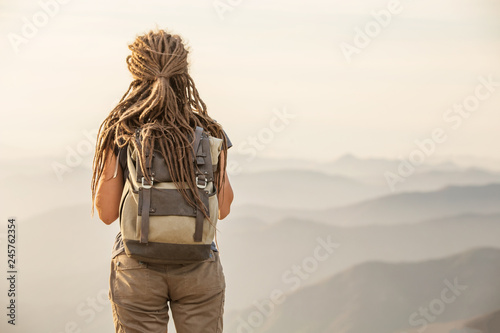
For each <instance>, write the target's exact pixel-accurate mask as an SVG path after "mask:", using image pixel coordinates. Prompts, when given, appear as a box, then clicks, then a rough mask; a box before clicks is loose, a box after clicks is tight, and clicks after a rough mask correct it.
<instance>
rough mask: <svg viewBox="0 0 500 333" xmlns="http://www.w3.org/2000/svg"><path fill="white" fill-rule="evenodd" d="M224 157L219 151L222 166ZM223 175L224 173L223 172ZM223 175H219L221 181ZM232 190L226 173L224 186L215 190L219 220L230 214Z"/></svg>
mask: <svg viewBox="0 0 500 333" xmlns="http://www.w3.org/2000/svg"><path fill="white" fill-rule="evenodd" d="M225 159H226V156H225V154H224V151H221V158H220V163H221V165H223V164H224V160H225ZM224 173H226V171H225V170H224ZM222 176H223V173H221V174H220V178H221V180H222ZM233 197H234V194H233V188H232V187H231V183H230V182H229V177H228V175H227V173H226V181H225V184H224V186H223V187H222V188H221V189H217V199H218V200H219V220H222V219H224V218H225V217H226V216H227V215H228V214H229V212H230V207H231V202H233Z"/></svg>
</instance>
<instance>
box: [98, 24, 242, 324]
mask: <svg viewBox="0 0 500 333" xmlns="http://www.w3.org/2000/svg"><path fill="white" fill-rule="evenodd" d="M129 49H130V50H131V51H132V53H131V55H128V56H127V58H126V62H127V66H128V69H129V71H130V72H131V73H132V76H133V79H134V80H133V81H132V82H131V84H130V86H129V89H128V90H127V92H126V93H125V94H124V95H123V97H122V98H121V100H120V102H119V103H118V104H117V106H116V107H115V108H114V109H113V110H112V111H111V112H110V114H109V115H108V117H107V118H106V119H105V120H104V121H103V123H102V124H101V126H100V127H99V132H98V135H97V136H98V139H97V142H96V152H95V156H94V161H93V175H92V184H91V189H92V216H93V214H94V205H95V207H96V209H97V211H98V213H99V218H100V219H101V220H102V221H103V222H104V223H105V224H108V225H109V224H111V223H113V222H114V221H115V220H117V219H118V218H119V205H120V199H121V195H122V190H123V187H124V182H125V180H126V176H127V175H126V172H124V169H123V168H122V164H121V163H119V162H120V158H119V155H118V153H119V152H120V149H122V148H124V147H126V145H128V144H135V142H134V132H135V130H136V129H137V128H140V131H141V137H142V140H143V141H142V142H141V146H142V147H145V148H148V147H149V148H151V147H153V148H154V149H155V150H156V149H158V150H159V151H161V153H162V155H163V157H164V159H165V161H166V162H167V165H168V166H169V170H170V172H171V175H172V178H173V179H174V182H178V181H179V180H184V181H185V182H186V183H187V184H188V186H189V188H190V189H191V190H192V193H195V194H196V193H198V192H197V191H196V184H195V182H194V176H193V177H189V176H188V175H190V174H191V172H193V165H192V164H191V163H190V162H189V161H190V156H191V155H190V154H192V152H191V151H190V149H192V148H191V146H190V144H191V141H192V140H191V138H193V133H194V129H195V128H196V126H201V127H202V128H203V129H204V130H205V131H207V132H208V133H209V135H212V136H214V137H216V138H219V139H222V148H221V152H220V155H219V160H218V165H217V170H216V171H215V172H214V185H215V187H216V189H217V198H218V202H219V212H218V213H219V220H221V219H224V218H225V217H226V216H227V215H228V214H229V213H230V205H231V202H232V201H233V197H234V194H233V190H232V188H231V184H230V182H229V178H228V176H227V174H226V165H227V149H229V148H230V147H231V146H232V144H231V141H230V140H229V137H228V136H227V134H226V132H225V130H224V129H223V127H222V125H221V124H220V123H218V122H217V121H216V120H215V119H212V118H211V117H210V116H209V115H208V112H207V107H206V105H205V103H204V102H203V100H202V99H201V98H200V96H199V93H198V90H197V89H196V86H195V84H194V81H193V79H192V78H191V76H190V75H189V71H188V67H189V66H188V62H187V55H188V49H187V48H186V47H185V45H184V42H183V40H182V38H181V37H180V36H179V35H174V34H171V33H169V32H167V31H165V30H160V29H157V30H155V31H153V30H151V31H149V32H148V33H146V34H144V35H140V36H137V37H136V38H135V40H134V42H133V43H131V44H130V45H129ZM158 147H159V148H158ZM125 152H126V151H125ZM125 152H124V151H122V153H125ZM124 173H125V175H124ZM193 174H194V173H193ZM195 197H196V195H195ZM185 199H186V200H188V199H190V198H185ZM188 201H189V200H188ZM191 203H193V204H195V203H196V202H193V201H191ZM212 250H213V254H214V255H213V256H211V258H210V259H207V260H204V261H201V262H197V263H191V264H156V263H151V262H143V261H138V260H136V259H133V258H130V257H128V256H127V254H126V253H125V252H124V248H123V242H122V239H121V233H118V234H117V236H116V239H115V243H114V245H113V251H112V255H111V257H112V260H111V273H110V279H109V283H110V285H109V299H110V301H111V307H112V313H113V321H114V326H115V331H116V332H126V333H135V332H150V333H153V332H158V333H159V332H161V333H165V332H166V331H167V325H168V321H169V314H168V311H169V309H170V311H171V313H172V317H173V321H174V324H175V327H176V330H177V332H178V333H188V332H189V333H199V332H206V333H209V332H214V333H216V332H222V328H223V320H222V317H223V312H224V299H225V288H226V283H225V277H224V273H223V270H222V264H221V262H220V258H219V252H218V249H217V247H216V246H215V244H214V243H212Z"/></svg>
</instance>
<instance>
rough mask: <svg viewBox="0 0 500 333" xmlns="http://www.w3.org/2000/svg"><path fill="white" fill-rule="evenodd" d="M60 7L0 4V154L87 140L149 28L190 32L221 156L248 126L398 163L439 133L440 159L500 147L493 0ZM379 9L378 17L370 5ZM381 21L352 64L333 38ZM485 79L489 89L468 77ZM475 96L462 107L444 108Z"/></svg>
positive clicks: (499, 14) (499, 33) (260, 136)
mask: <svg viewBox="0 0 500 333" xmlns="http://www.w3.org/2000/svg"><path fill="white" fill-rule="evenodd" d="M65 2H66V3H65V4H62V3H61V4H59V5H58V6H57V7H55V6H54V5H53V4H54V3H59V2H55V0H42V1H40V2H39V1H15V2H14V1H9V2H5V1H3V2H1V3H0V13H1V14H0V34H1V41H0V47H1V50H2V51H1V56H2V59H1V62H0V64H1V66H2V79H1V81H0V89H1V91H2V95H1V99H2V103H1V104H2V119H3V121H4V126H3V127H2V131H1V134H0V143H1V147H2V150H3V152H4V154H3V155H4V156H6V155H7V156H13V157H15V158H19V157H23V156H28V155H32V154H35V155H40V156H60V155H63V154H65V146H72V147H75V146H76V145H77V144H78V143H79V142H81V141H82V140H85V136H84V134H83V131H93V130H96V129H97V128H98V126H99V125H100V123H101V122H102V121H103V120H104V118H105V117H106V115H107V114H108V113H109V112H110V111H111V109H112V108H113V106H114V105H115V104H116V102H117V101H118V100H119V98H121V96H122V95H123V94H124V93H125V91H126V89H127V87H128V85H129V83H130V82H131V76H130V74H129V72H128V70H127V68H126V65H125V58H126V56H127V55H128V54H129V50H128V48H127V44H128V43H131V42H132V41H133V39H134V37H135V36H136V35H137V34H141V33H144V32H146V31H148V30H149V29H152V28H155V26H156V25H158V27H160V28H165V29H168V30H170V31H171V32H174V33H178V34H180V35H181V36H183V37H184V39H185V40H186V41H187V42H188V45H189V47H190V48H191V54H190V61H191V64H192V65H191V74H192V76H193V78H194V80H195V82H196V84H197V87H198V90H199V92H200V95H201V97H202V99H204V101H205V102H206V103H207V105H208V110H209V113H210V114H211V115H212V117H213V118H215V119H217V120H218V121H219V122H220V123H222V124H223V125H224V128H225V129H226V132H227V133H228V135H229V136H230V138H231V140H232V142H233V144H234V147H235V148H234V149H233V150H232V151H239V152H240V153H245V150H244V149H245V147H246V149H248V147H249V146H251V145H252V144H253V143H252V142H255V139H253V141H252V137H254V138H257V140H258V141H257V142H258V143H259V144H260V146H261V149H260V150H259V152H258V153H259V154H261V156H269V157H278V158H280V157H294V158H304V159H311V160H318V161H325V160H331V159H333V158H337V157H339V156H341V155H343V154H345V153H352V154H354V155H356V156H359V157H385V158H398V157H399V156H402V157H406V156H408V154H410V153H411V152H412V151H413V150H415V149H416V147H417V146H416V144H415V140H420V141H421V140H425V139H428V138H431V137H432V132H433V131H434V130H435V129H436V128H441V129H442V130H443V131H444V132H445V134H446V140H444V142H441V143H438V144H436V150H435V155H436V156H441V155H442V156H448V155H461V156H462V155H467V156H469V155H470V156H473V157H478V158H479V157H481V158H497V159H498V158H500V149H498V143H499V142H500V134H499V133H500V132H499V130H498V125H499V124H500V112H498V111H499V109H500V61H499V59H500V3H499V2H498V1H493V0H480V1H477V0H475V1H472V0H462V1H452V0H446V1H444V0H442V1H436V0H420V1H408V0H402V1H400V2H399V5H394V4H392V5H391V3H392V1H371V0H370V1H368V0H363V1H319V0H314V1H296V0H294V1H290V0H287V1H281V0H280V1H269V0H267V1H265V0H252V1H236V0H232V1H229V0H222V1H186V0H183V1H147V2H145V1H123V0H121V1H114V0H113V1H110V0H108V1H96V0H86V1H79V0H70V1H68V0H65ZM47 3H52V5H51V6H48V5H42V4H47ZM395 3H397V2H395ZM217 4H218V5H220V6H222V5H223V4H226V11H224V12H220V11H219V12H218V11H217V9H216V8H215V7H214V6H215V5H217ZM227 6H230V7H227ZM391 6H395V7H394V8H397V10H395V9H394V13H392V14H391V16H390V19H389V21H385V22H388V24H385V26H382V24H381V23H377V20H376V19H375V17H374V16H373V15H372V11H375V12H377V13H380V11H381V10H384V11H387V12H388V9H387V8H389V7H390V8H392V7H391ZM43 7H45V9H44V8H43ZM220 8H222V7H220ZM228 8H229V9H228ZM47 13H48V14H47ZM389 13H390V12H389ZM381 17H382V16H381ZM379 19H380V17H379ZM37 20H38V21H37ZM33 23H38V25H39V27H38V28H37V31H35V32H33V31H30V30H29V29H28V28H26V26H27V25H28V24H33ZM377 25H378V27H379V28H380V29H379V31H375V30H373V31H375V32H373V31H372V32H371V34H372V36H373V37H368V38H369V44H368V45H367V46H366V47H358V53H355V54H352V57H351V61H350V62H348V61H347V59H346V57H345V56H344V54H343V53H342V51H341V47H340V46H341V44H342V43H348V44H350V45H353V46H356V44H355V42H354V39H355V37H356V35H357V32H356V31H360V30H361V31H366V30H365V29H366V27H372V28H373V29H376V28H377ZM23 33H24V35H23ZM22 38H25V39H24V40H22ZM13 40H16V41H17V42H18V44H16V43H15V42H13ZM20 40H22V42H19V41H20ZM344 45H345V44H344ZM359 45H360V44H358V46H359ZM16 49H17V52H16ZM481 77H482V78H483V79H486V80H488V78H489V80H490V81H493V82H498V84H496V85H495V84H494V83H493V84H490V86H489V89H490V90H487V89H488V87H482V88H476V87H477V86H478V85H479V84H481V82H482V81H481V79H480V78H481ZM477 89H479V90H480V92H481V95H480V96H481V97H482V99H481V100H478V99H477V98H476V97H474V96H475V94H476V91H477ZM474 100H476V101H478V102H479V104H478V105H475V106H473V107H471V108H473V109H474V110H473V111H471V112H468V113H467V114H466V116H463V115H461V116H459V115H458V114H457V113H449V112H453V111H448V110H450V108H452V107H453V105H454V104H457V103H458V104H460V103H463V102H464V101H468V102H470V103H473V102H474ZM276 112H278V113H280V112H281V113H283V112H286V113H288V114H290V116H289V118H287V119H285V120H284V121H283V120H279V119H273V118H275V117H276ZM446 115H447V116H446ZM457 117H458V118H457ZM14 152H16V153H14Z"/></svg>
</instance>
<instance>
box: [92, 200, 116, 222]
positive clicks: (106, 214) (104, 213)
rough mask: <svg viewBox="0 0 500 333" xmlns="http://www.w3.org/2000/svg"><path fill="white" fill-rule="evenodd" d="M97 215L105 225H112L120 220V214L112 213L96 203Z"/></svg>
mask: <svg viewBox="0 0 500 333" xmlns="http://www.w3.org/2000/svg"><path fill="white" fill-rule="evenodd" d="M96 208H97V213H98V215H99V219H100V220H101V221H102V222H104V224H107V225H110V224H111V223H113V222H115V221H116V220H117V219H118V217H119V216H118V213H116V212H111V211H109V210H107V209H105V208H104V207H101V206H100V205H99V203H98V202H97V203H96Z"/></svg>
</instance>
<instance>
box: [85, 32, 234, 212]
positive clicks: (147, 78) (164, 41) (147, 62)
mask: <svg viewBox="0 0 500 333" xmlns="http://www.w3.org/2000/svg"><path fill="white" fill-rule="evenodd" d="M128 47H129V49H130V50H131V51H132V54H131V55H129V56H127V58H126V62H127V66H128V69H129V71H130V72H131V73H132V77H133V79H134V80H133V81H132V82H131V83H130V86H129V88H128V90H127V92H126V93H125V94H124V95H123V97H122V98H121V100H120V102H119V103H118V105H117V106H116V107H115V108H114V109H113V110H112V111H111V112H110V114H109V115H108V117H107V118H106V119H105V120H104V121H103V122H102V124H101V125H100V127H99V131H98V135H97V142H96V151H95V155H94V160H93V175H92V182H91V189H92V213H91V215H92V216H94V201H95V197H96V188H97V185H98V181H99V178H100V177H101V175H102V172H103V166H104V163H105V159H106V158H107V154H108V153H112V152H113V148H114V147H115V145H116V146H117V147H119V148H121V147H124V146H125V145H127V144H129V145H132V146H133V147H135V148H136V149H137V150H138V158H139V164H140V167H141V170H142V171H143V174H144V176H145V178H146V179H147V180H148V182H150V181H151V179H150V177H149V174H148V173H147V172H145V165H146V163H145V161H146V158H148V159H149V160H148V162H149V163H150V162H151V159H152V154H148V156H146V152H151V151H154V150H159V151H160V153H161V154H162V156H163V158H164V159H165V161H166V164H167V167H168V170H169V172H170V175H171V177H172V180H173V182H174V183H175V186H176V188H177V190H179V191H180V193H181V194H182V196H183V198H184V199H185V200H186V201H187V202H188V204H189V205H190V206H191V207H193V208H197V209H200V210H201V211H202V212H203V214H204V216H205V218H207V219H209V221H210V216H209V215H208V214H207V213H206V211H205V209H202V208H201V207H203V202H202V200H201V198H200V195H199V192H198V190H197V186H196V183H195V177H194V174H195V169H194V168H195V166H194V163H193V162H192V157H193V150H192V144H193V142H194V138H195V135H194V129H195V127H196V126H200V127H202V128H203V129H204V131H205V132H207V134H208V135H211V136H214V137H216V138H220V139H222V140H223V142H222V150H223V152H224V153H225V154H226V153H227V140H226V136H225V134H224V132H223V129H222V126H221V125H220V124H219V123H217V121H215V120H214V119H212V118H211V117H210V116H209V115H208V113H207V107H206V105H205V103H204V102H203V100H202V99H201V98H200V95H199V94H198V90H197V89H196V86H195V84H194V81H193V79H192V78H191V76H190V75H189V73H188V62H187V55H188V50H187V49H186V48H185V47H184V43H183V41H182V38H181V37H180V36H179V35H172V34H170V33H168V32H166V31H164V30H158V29H157V30H156V31H153V30H151V31H149V32H148V33H146V34H144V35H142V36H137V37H136V39H135V40H134V42H133V43H132V44H130V45H129V46H128ZM136 130H137V131H138V132H139V133H140V138H141V139H140V140H139V141H140V144H139V145H138V144H137V143H136V140H135V132H136ZM226 161H227V160H226V159H225V160H224V163H223V164H224V165H221V163H220V156H219V163H218V165H217V170H216V171H215V172H214V183H215V184H214V185H215V187H216V189H217V190H219V191H220V189H222V187H223V186H224V182H225V172H223V171H224V170H225V169H226V164H227V162H226ZM221 172H222V173H223V178H222V179H220V178H221V177H220V176H219V175H220V173H221ZM181 182H183V183H184V184H187V186H188V189H189V190H190V191H191V193H192V197H191V196H190V195H189V194H188V191H187V189H186V188H185V186H181V185H182V184H181ZM192 198H193V199H194V200H193V199H192Z"/></svg>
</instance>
